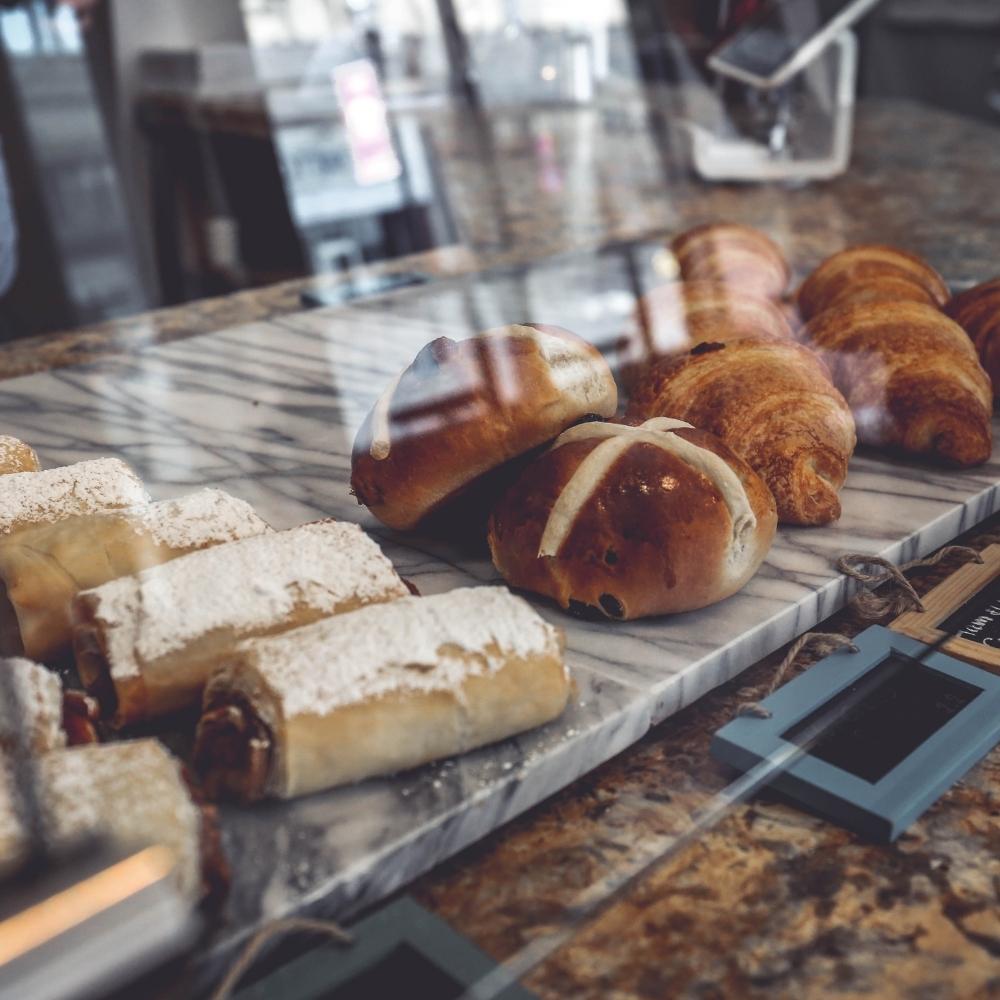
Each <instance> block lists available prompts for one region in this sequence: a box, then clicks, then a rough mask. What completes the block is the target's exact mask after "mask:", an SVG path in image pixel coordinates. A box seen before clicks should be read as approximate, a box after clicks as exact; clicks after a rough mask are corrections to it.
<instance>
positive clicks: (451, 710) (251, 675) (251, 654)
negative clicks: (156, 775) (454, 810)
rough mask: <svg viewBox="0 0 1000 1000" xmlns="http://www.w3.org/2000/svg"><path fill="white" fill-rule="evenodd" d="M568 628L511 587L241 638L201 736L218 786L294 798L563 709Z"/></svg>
mask: <svg viewBox="0 0 1000 1000" xmlns="http://www.w3.org/2000/svg"><path fill="white" fill-rule="evenodd" d="M562 653H563V634H562V632H561V631H560V630H559V629H557V628H554V627H553V626H551V625H549V624H547V623H546V622H545V621H544V620H543V619H542V618H541V617H539V615H538V614H536V613H535V611H533V610H532V608H531V607H530V606H529V605H528V604H527V602H525V601H524V600H523V599H522V598H520V597H515V596H514V595H513V594H511V593H510V592H509V591H507V590H506V589H505V588H503V587H481V588H469V589H464V590H454V591H452V592H451V593H448V594H441V595H439V596H436V597H423V598H421V597H409V598H404V599H403V600H401V601H396V602H394V603H393V604H390V605H381V606H378V607H370V608H364V609H362V610H361V611H355V612H353V613H352V614H349V615H341V616H340V617H338V618H331V619H327V620H326V621H322V622H317V623H316V624H315V625H310V626H308V627H306V628H300V629H296V630H295V631H293V632H288V633H286V634H285V635H283V636H278V637H276V638H272V639H261V640H254V641H251V642H246V643H244V644H242V645H241V646H240V647H239V648H238V649H237V650H236V652H235V653H234V655H233V656H232V657H230V659H229V660H228V662H226V663H225V664H224V665H223V666H222V667H220V669H219V670H218V671H217V672H216V673H215V674H214V675H213V677H212V679H211V681H210V683H209V685H208V687H207V690H206V692H205V707H204V712H203V714H202V718H201V721H200V723H199V726H198V734H197V738H196V744H195V756H194V761H195V767H196V768H197V769H198V770H199V771H200V772H201V774H202V776H203V784H204V787H205V790H206V792H207V794H208V795H209V797H210V798H211V797H214V796H217V795H218V796H226V797H228V796H232V797H236V798H239V799H243V800H247V801H252V800H255V799H259V798H262V797H264V796H274V797H277V798H285V799H287V798H292V797H293V796H296V795H305V794H308V793H310V792H314V791H317V790H319V789H323V788H331V787H333V786H335V785H342V784H346V783H347V782H352V781H360V780H361V779H362V778H367V777H370V776H372V775H377V774H389V773H392V772H395V771H400V770H404V769H405V768H410V767H415V766H416V765H418V764H423V763H426V762H427V761H431V760H436V759H438V758H441V757H449V756H451V755H453V754H458V753H463V752H464V751H466V750H471V749H473V748H474V747H478V746H482V745H484V744H487V743H493V742H495V741H496V740H501V739H504V738H506V737H508V736H512V735H513V734H515V733H519V732H522V731H524V730H527V729H532V728H534V727H535V726H540V725H542V724H543V723H545V722H548V721H550V720H551V719H554V718H555V717H556V716H558V715H560V714H561V713H562V711H563V709H564V708H565V707H566V701H567V699H568V697H569V692H570V677H569V673H568V671H567V669H566V667H565V666H564V664H563V656H562Z"/></svg>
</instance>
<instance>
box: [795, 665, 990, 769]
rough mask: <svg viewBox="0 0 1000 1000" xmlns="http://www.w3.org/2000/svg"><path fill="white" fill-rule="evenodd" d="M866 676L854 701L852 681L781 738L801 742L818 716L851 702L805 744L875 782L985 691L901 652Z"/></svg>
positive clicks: (814, 754)
mask: <svg viewBox="0 0 1000 1000" xmlns="http://www.w3.org/2000/svg"><path fill="white" fill-rule="evenodd" d="M864 680H865V681H866V682H868V685H869V686H870V687H871V689H872V690H871V691H870V692H869V693H868V694H867V696H866V697H864V698H863V699H862V700H860V701H856V700H855V696H856V695H857V694H858V692H859V691H860V689H861V685H862V682H861V681H860V680H859V681H855V682H854V683H853V684H851V685H849V686H848V687H847V688H845V689H844V690H843V691H841V692H840V694H838V695H836V696H835V697H834V698H831V699H830V701H828V702H826V703H825V704H823V705H821V706H820V707H819V708H817V709H815V710H814V711H813V712H812V713H810V715H808V716H807V717H806V718H805V719H803V720H802V721H801V722H798V723H796V724H795V725H794V726H792V727H791V729H788V730H786V731H785V732H783V733H782V734H781V738H782V739H784V740H789V741H791V742H792V743H804V742H805V741H803V740H802V736H803V734H804V733H807V732H809V731H810V730H811V729H812V728H813V727H814V726H815V725H816V723H817V721H818V720H819V719H820V718H821V717H822V716H827V715H831V714H833V715H834V716H836V710H837V708H838V706H839V705H843V704H847V703H848V702H852V704H851V707H850V708H849V709H847V710H846V711H845V712H844V713H843V714H842V715H841V716H840V717H837V718H835V721H833V722H832V723H831V724H830V725H829V726H827V727H826V728H825V730H824V731H823V734H822V736H820V737H819V738H818V739H817V740H816V741H815V742H814V743H812V745H811V746H809V747H808V750H809V754H810V755H811V756H812V757H816V758H817V759H819V760H825V761H826V762H827V763H828V764H833V765H834V766H835V767H839V768H840V769H841V770H843V771H847V772H848V773H849V774H853V775H856V776H857V777H859V778H862V779H864V780H865V781H867V782H869V783H870V784H873V785H874V784H876V783H877V782H879V781H881V780H882V779H883V778H884V777H885V776H886V775H887V774H888V773H889V772H890V771H891V770H893V768H896V767H898V766H899V765H900V764H901V763H902V762H903V761H904V760H906V758H907V757H909V756H910V754H911V753H913V752H914V751H915V750H917V749H918V748H919V747H920V746H921V745H922V744H924V743H926V742H927V740H929V739H930V738H931V736H933V735H934V734H935V733H936V732H937V731H938V730H939V729H940V728H941V727H942V726H943V725H945V723H947V722H950V721H951V720H952V719H953V718H954V717H955V716H956V715H958V713H959V712H961V711H962V709H963V708H965V706H966V705H968V704H969V703H970V702H971V701H972V700H973V699H974V698H976V697H978V696H979V695H981V694H982V693H983V689H982V688H981V687H975V686H973V685H972V684H968V683H966V682H965V681H961V680H959V679H958V678H957V677H950V676H948V675H947V674H943V673H942V672H941V671H940V670H932V669H931V668H930V667H928V666H926V665H924V664H923V663H920V662H919V661H918V660H914V659H911V658H910V657H907V656H903V655H901V654H899V653H893V654H892V655H890V656H887V657H886V658H885V659H884V660H883V661H882V662H881V663H880V664H879V665H878V666H877V667H875V668H874V669H873V670H871V671H870V672H869V673H868V674H866V675H865V677H864Z"/></svg>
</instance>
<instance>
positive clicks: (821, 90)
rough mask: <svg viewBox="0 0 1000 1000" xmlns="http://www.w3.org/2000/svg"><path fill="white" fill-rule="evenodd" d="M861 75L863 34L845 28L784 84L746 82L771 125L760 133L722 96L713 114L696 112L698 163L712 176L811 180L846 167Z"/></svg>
mask: <svg viewBox="0 0 1000 1000" xmlns="http://www.w3.org/2000/svg"><path fill="white" fill-rule="evenodd" d="M857 76H858V46H857V40H856V38H855V36H854V34H853V33H852V32H850V31H843V32H841V33H840V34H839V35H838V36H837V37H836V39H834V41H833V42H832V43H831V45H830V46H829V47H828V48H827V49H826V50H825V51H824V52H822V53H821V54H820V55H819V56H818V57H817V58H816V60H815V61H814V62H813V63H811V64H810V65H809V66H807V67H806V68H805V69H804V70H802V72H801V73H800V74H799V75H798V76H796V77H795V78H793V79H792V80H791V81H789V82H788V83H787V84H785V85H784V86H783V87H781V88H780V89H779V90H775V91H755V90H754V89H753V88H752V87H751V85H749V84H743V85H742V86H743V87H745V88H748V100H749V102H750V103H752V104H754V105H756V107H757V109H758V117H759V118H761V119H763V125H762V126H761V127H759V129H758V130H757V133H756V134H753V131H752V130H741V129H740V128H739V127H738V125H739V122H738V115H737V114H735V113H734V112H732V110H730V109H727V108H726V106H725V105H724V104H723V103H722V102H721V101H720V102H719V103H718V105H716V106H714V107H712V108H711V113H710V115H706V114H705V113H704V112H703V111H702V112H701V113H696V114H695V115H693V116H691V117H689V119H688V121H687V122H686V123H685V124H686V125H687V129H688V133H689V136H690V140H691V155H692V159H693V162H694V168H695V170H696V171H697V173H698V174H700V175H701V176H702V177H704V178H705V179H706V180H711V181H774V180H798V181H809V180H826V179H828V178H831V177H836V176H838V175H839V174H842V173H843V172H844V171H845V170H846V169H847V166H848V163H849V161H850V156H851V138H852V133H853V129H854V95H855V89H856V85H857ZM716 96H717V95H716ZM706 118H709V119H710V120H708V121H706V120H705V119H706ZM748 132H749V134H748Z"/></svg>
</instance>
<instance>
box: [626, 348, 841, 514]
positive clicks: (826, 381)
mask: <svg viewBox="0 0 1000 1000" xmlns="http://www.w3.org/2000/svg"><path fill="white" fill-rule="evenodd" d="M626 416H627V418H628V419H629V420H632V421H638V420H648V419H649V418H650V417H657V416H663V417H675V418H677V419H679V420H687V421H689V422H690V423H692V424H694V426H695V427H698V428H700V429H701V430H705V431H711V432H712V433H713V434H715V435H717V436H718V437H720V438H721V439H722V440H723V441H724V442H725V443H726V444H727V445H729V447H730V448H732V449H733V451H734V452H736V454H737V455H739V456H740V458H742V459H743V460H744V461H745V462H746V463H747V464H748V465H749V466H750V467H751V468H752V469H753V470H754V471H755V472H756V473H757V474H758V475H759V476H760V477H761V478H762V479H763V480H764V482H765V483H767V485H768V487H770V490H771V492H772V493H773V494H774V498H775V501H776V503H777V507H778V518H779V520H781V521H782V522H784V523H786V524H827V523H829V522H830V521H835V520H836V519H837V518H838V517H840V499H839V497H838V495H837V491H838V490H839V489H840V488H841V486H843V484H844V479H845V478H846V477H847V463H848V461H849V460H850V457H851V454H852V452H853V451H854V444H855V434H854V420H853V419H852V417H851V411H850V409H849V408H848V406H847V403H846V402H845V400H844V398H843V396H841V394H840V393H839V392H838V391H837V390H836V389H835V388H834V386H833V384H832V383H831V381H830V378H829V375H828V373H827V370H826V368H825V366H824V365H823V363H822V362H821V361H820V360H819V359H818V358H817V357H816V356H815V355H814V354H812V352H810V351H809V350H807V349H806V348H804V347H802V346H801V345H800V344H794V343H791V342H789V341H781V340H757V339H746V340H736V341H732V342H731V343H728V344H702V345H700V346H699V347H696V348H695V349H694V350H693V351H691V353H690V354H686V355H684V356H683V357H679V358H675V359H673V360H668V361H664V362H661V363H660V364H658V365H655V366H653V368H652V369H651V370H650V371H649V373H648V374H647V375H646V377H645V378H644V379H643V380H642V381H641V382H640V384H639V385H638V386H637V388H636V392H635V393H634V395H633V397H632V400H631V402H630V404H629V408H628V413H627V414H626Z"/></svg>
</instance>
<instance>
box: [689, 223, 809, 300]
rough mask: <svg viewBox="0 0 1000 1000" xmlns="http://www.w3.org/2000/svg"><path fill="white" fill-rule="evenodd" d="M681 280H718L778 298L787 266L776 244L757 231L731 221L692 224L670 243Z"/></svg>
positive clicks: (788, 273)
mask: <svg viewBox="0 0 1000 1000" xmlns="http://www.w3.org/2000/svg"><path fill="white" fill-rule="evenodd" d="M670 249H671V250H672V251H673V254H674V257H675V258H676V260H677V266H678V268H679V270H680V274H681V277H682V278H683V279H684V280H685V281H718V282H721V283H722V284H724V285H728V286H729V287H730V288H733V289H740V290H742V291H745V292H750V293H751V294H757V295H762V296H763V297H764V298H768V299H779V298H781V296H782V294H784V291H785V289H786V288H787V287H788V279H789V275H790V272H789V269H788V263H787V262H786V260H785V258H784V255H783V254H782V252H781V250H780V249H779V248H778V246H777V244H776V243H775V242H774V241H773V240H772V239H771V238H770V237H769V236H766V235H765V234H764V233H762V232H760V230H757V229H752V228H751V227H750V226H741V225H737V224H735V223H711V224H707V225H703V226H695V227H694V229H688V230H687V231H686V232H683V233H681V234H680V236H678V237H676V238H675V239H674V241H673V242H672V243H671V244H670Z"/></svg>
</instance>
